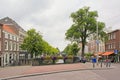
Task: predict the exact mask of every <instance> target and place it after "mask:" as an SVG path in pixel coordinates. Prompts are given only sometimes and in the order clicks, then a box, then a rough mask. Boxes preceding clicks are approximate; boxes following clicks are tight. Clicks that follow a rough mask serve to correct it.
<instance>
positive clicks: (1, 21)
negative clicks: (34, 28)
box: [0, 17, 25, 31]
mask: <svg viewBox="0 0 120 80" xmlns="http://www.w3.org/2000/svg"><path fill="white" fill-rule="evenodd" d="M0 24H5V25H14V26H15V27H16V28H17V29H22V30H23V31H25V30H24V29H23V28H22V27H20V26H19V25H18V24H17V23H16V22H15V21H14V20H12V19H11V18H9V17H5V18H2V19H0Z"/></svg>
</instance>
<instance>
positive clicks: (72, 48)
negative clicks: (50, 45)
mask: <svg viewBox="0 0 120 80" xmlns="http://www.w3.org/2000/svg"><path fill="white" fill-rule="evenodd" d="M79 50H80V48H79V47H78V45H77V44H76V43H73V44H69V45H67V46H66V48H65V49H64V51H63V52H65V53H66V54H68V55H74V56H76V55H77V53H78V51H79Z"/></svg>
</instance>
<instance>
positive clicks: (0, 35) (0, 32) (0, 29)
mask: <svg viewBox="0 0 120 80" xmlns="http://www.w3.org/2000/svg"><path fill="white" fill-rule="evenodd" d="M0 38H1V29H0Z"/></svg>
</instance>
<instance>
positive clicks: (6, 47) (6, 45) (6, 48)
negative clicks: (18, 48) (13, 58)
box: [4, 40, 8, 50]
mask: <svg viewBox="0 0 120 80" xmlns="http://www.w3.org/2000/svg"><path fill="white" fill-rule="evenodd" d="M4 43H5V44H4V45H5V50H8V41H7V40H6V41H5V42H4ZM6 43H7V44H6Z"/></svg>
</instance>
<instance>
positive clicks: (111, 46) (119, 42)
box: [88, 29, 120, 55]
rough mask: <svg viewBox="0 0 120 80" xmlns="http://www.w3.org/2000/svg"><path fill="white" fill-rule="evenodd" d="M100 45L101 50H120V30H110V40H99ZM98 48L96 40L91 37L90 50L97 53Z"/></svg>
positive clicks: (112, 51)
mask: <svg viewBox="0 0 120 80" xmlns="http://www.w3.org/2000/svg"><path fill="white" fill-rule="evenodd" d="M98 47H99V48H98V49H99V50H98V51H99V52H111V54H113V53H114V51H115V50H118V51H120V30H119V29H117V30H114V31H110V32H108V41H107V42H102V41H99V46H98ZM96 50H97V45H96V40H94V39H93V38H92V37H91V38H90V40H89V42H88V52H91V53H96V52H97V51H96ZM108 55H109V54H108Z"/></svg>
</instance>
